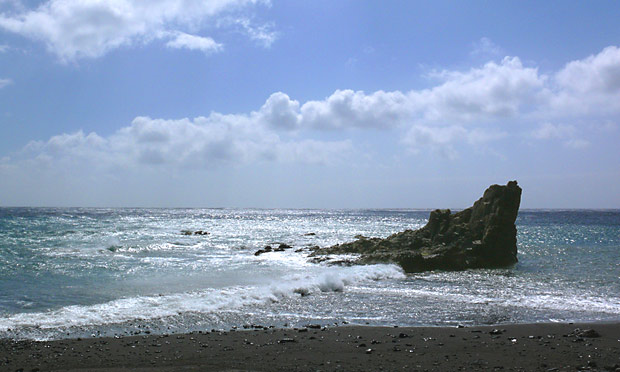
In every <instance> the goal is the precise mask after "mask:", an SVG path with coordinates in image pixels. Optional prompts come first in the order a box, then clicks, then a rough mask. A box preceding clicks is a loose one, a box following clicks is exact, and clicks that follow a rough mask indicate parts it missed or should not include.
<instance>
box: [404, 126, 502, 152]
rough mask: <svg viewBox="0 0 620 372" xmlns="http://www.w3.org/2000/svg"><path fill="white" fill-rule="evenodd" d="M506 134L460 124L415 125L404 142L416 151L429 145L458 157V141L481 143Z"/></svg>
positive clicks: (433, 148) (435, 149)
mask: <svg viewBox="0 0 620 372" xmlns="http://www.w3.org/2000/svg"><path fill="white" fill-rule="evenodd" d="M506 136H507V134H506V133H505V132H501V131H489V130H483V129H481V128H472V129H468V128H464V127H462V126H459V125H452V126H425V125H414V126H413V127H411V128H410V129H409V131H408V132H407V133H406V134H405V136H404V137H403V139H402V143H403V144H405V145H406V146H407V147H408V148H409V150H411V151H412V152H414V153H417V152H419V151H420V150H421V149H423V148H425V147H428V148H430V149H432V150H434V151H437V152H439V153H440V154H442V155H445V156H447V157H449V158H456V157H457V155H458V153H457V151H456V150H455V149H454V145H456V144H458V143H466V144H469V145H480V144H484V143H487V142H491V141H495V140H498V139H501V138H504V137H506Z"/></svg>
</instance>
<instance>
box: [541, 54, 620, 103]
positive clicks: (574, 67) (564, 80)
mask: <svg viewBox="0 0 620 372" xmlns="http://www.w3.org/2000/svg"><path fill="white" fill-rule="evenodd" d="M555 84H556V85H555V87H553V88H554V95H553V96H552V97H551V109H553V110H555V111H561V112H571V113H582V114H583V113H601V112H602V113H610V112H618V111H619V110H620V48H618V47H616V46H609V47H607V48H605V49H603V50H602V51H601V52H600V53H598V54H596V55H591V56H589V57H587V58H585V59H581V60H576V61H572V62H569V63H567V64H566V66H565V67H564V68H563V69H562V70H560V71H558V72H557V74H556V75H555Z"/></svg>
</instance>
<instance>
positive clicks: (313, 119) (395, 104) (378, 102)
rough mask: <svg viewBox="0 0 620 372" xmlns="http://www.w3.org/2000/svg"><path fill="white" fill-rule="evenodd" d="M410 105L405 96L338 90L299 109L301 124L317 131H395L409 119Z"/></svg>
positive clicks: (397, 93) (393, 93) (398, 93)
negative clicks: (356, 129) (363, 129)
mask: <svg viewBox="0 0 620 372" xmlns="http://www.w3.org/2000/svg"><path fill="white" fill-rule="evenodd" d="M411 111H412V107H411V102H410V101H409V100H408V97H407V95H406V94H404V93H402V92H399V91H395V92H384V91H377V92H374V93H371V94H365V93H364V92H362V91H357V92H354V91H352V90H337V91H336V92H334V93H333V94H332V95H331V96H329V97H327V98H326V99H325V100H322V101H309V102H306V103H305V104H304V105H303V106H302V107H301V115H302V120H301V121H302V125H303V126H305V127H312V128H319V129H344V128H376V129H387V128H394V127H396V126H398V125H401V124H403V121H404V120H405V119H407V118H410V115H411Z"/></svg>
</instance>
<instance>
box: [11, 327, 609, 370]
mask: <svg viewBox="0 0 620 372" xmlns="http://www.w3.org/2000/svg"><path fill="white" fill-rule="evenodd" d="M0 370H2V371H55V370H57V371H112V370H114V371H119V370H120V371H123V370H126V371H128V370H138V371H178V370H182V371H457V370H462V371H472V370H481V371H576V370H590V371H620V323H612V324H601V323H595V324H555V323H553V324H523V325H498V326H484V327H366V326H348V325H345V326H338V327H336V326H325V325H310V326H309V327H306V328H297V329H273V328H268V327H262V326H252V328H251V329H243V330H230V331H202V332H194V333H189V334H181V335H178V334H172V335H145V336H131V337H117V338H89V339H69V340H58V341H48V342H34V341H17V342H16V341H12V340H1V341H0Z"/></svg>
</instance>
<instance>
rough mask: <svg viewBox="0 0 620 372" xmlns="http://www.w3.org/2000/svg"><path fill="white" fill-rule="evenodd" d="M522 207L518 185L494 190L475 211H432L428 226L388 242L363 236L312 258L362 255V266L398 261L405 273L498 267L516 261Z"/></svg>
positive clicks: (511, 184) (389, 239) (399, 234)
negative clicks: (520, 208) (518, 217)
mask: <svg viewBox="0 0 620 372" xmlns="http://www.w3.org/2000/svg"><path fill="white" fill-rule="evenodd" d="M520 203H521V188H520V187H519V186H518V185H517V181H510V182H508V184H507V185H505V186H500V185H492V186H490V187H489V188H488V189H487V190H486V191H485V192H484V194H483V196H482V198H480V199H479V200H478V201H476V202H475V203H474V205H473V206H471V207H469V208H467V209H465V210H462V211H460V212H458V213H454V214H452V213H451V211H450V210H449V209H437V210H434V211H432V212H431V214H430V217H429V219H428V223H427V224H426V226H424V227H422V228H421V229H419V230H405V231H403V232H399V233H396V234H393V235H391V236H389V237H387V238H385V239H381V238H365V237H361V238H359V239H357V240H355V241H353V242H350V243H344V244H337V245H334V246H332V247H328V248H321V249H318V250H316V251H315V252H313V253H312V254H311V256H321V255H327V254H343V253H357V254H360V258H359V259H358V260H357V261H355V262H356V263H361V264H371V263H383V262H393V263H397V264H399V265H400V266H401V267H402V268H403V269H404V270H405V271H406V272H420V271H427V270H436V269H439V270H465V269H469V268H497V267H506V266H510V265H512V264H514V263H516V262H517V228H516V226H515V220H516V219H517V214H518V211H519V204H520Z"/></svg>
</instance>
